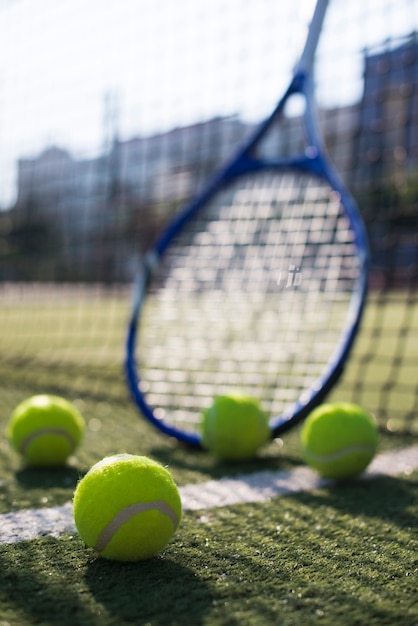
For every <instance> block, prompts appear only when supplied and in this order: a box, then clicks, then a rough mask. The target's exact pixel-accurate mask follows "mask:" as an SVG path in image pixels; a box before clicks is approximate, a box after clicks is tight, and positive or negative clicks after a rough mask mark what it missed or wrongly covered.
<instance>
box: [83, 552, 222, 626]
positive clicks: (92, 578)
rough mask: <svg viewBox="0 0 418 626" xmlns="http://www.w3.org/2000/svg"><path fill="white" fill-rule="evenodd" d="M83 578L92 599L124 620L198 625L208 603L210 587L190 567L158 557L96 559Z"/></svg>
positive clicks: (209, 603) (162, 624) (136, 622)
mask: <svg viewBox="0 0 418 626" xmlns="http://www.w3.org/2000/svg"><path fill="white" fill-rule="evenodd" d="M85 581H86V583H87V586H88V587H89V589H90V591H91V594H92V595H93V597H94V598H95V600H96V602H97V603H99V604H101V605H102V606H103V607H105V608H106V610H107V611H108V612H109V613H110V614H112V615H115V616H118V618H119V619H120V620H123V621H124V622H125V621H127V622H132V623H135V624H139V623H141V624H142V623H148V622H150V623H152V624H153V625H161V626H164V625H167V626H168V625H169V624H179V623H183V622H184V623H189V624H195V625H196V626H198V625H199V624H201V623H202V622H203V620H204V617H205V616H206V615H207V613H208V611H209V609H210V606H211V605H212V594H211V590H210V588H209V587H208V585H207V584H206V583H205V582H204V581H202V580H201V579H200V578H199V576H198V575H197V574H196V573H195V572H194V571H193V570H191V569H188V568H187V567H185V566H184V565H180V564H179V563H176V562H175V561H172V560H168V559H165V558H162V557H156V558H153V559H150V560H147V561H143V562H139V563H115V562H111V561H105V560H103V559H97V560H95V561H93V562H92V563H91V564H90V565H89V566H88V568H87V571H86V574H85Z"/></svg>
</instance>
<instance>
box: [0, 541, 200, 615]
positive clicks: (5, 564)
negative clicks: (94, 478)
mask: <svg viewBox="0 0 418 626" xmlns="http://www.w3.org/2000/svg"><path fill="white" fill-rule="evenodd" d="M79 548H80V545H79V544H78V542H75V540H73V539H69V538H67V539H63V540H57V539H54V538H51V537H49V538H48V539H44V540H42V541H37V542H23V543H20V544H13V545H9V546H1V547H0V622H1V623H3V622H2V621H1V620H2V619H6V616H8V619H11V617H13V620H12V623H19V624H22V625H25V626H26V625H27V624H35V623H36V624H38V623H39V624H46V625H49V626H74V625H75V624H77V626H106V625H114V624H119V623H121V624H122V623H123V624H125V623H132V624H136V625H140V624H147V623H150V622H151V623H152V624H153V625H155V626H160V625H161V626H163V625H164V626H170V624H173V625H174V624H179V623H183V621H184V620H186V623H190V624H193V625H196V626H199V624H201V623H202V622H203V620H204V617H205V615H207V613H208V611H209V610H210V607H211V605H212V593H211V590H210V588H209V586H208V585H207V584H206V583H205V582H204V581H202V580H201V579H200V578H199V576H198V575H197V574H196V573H195V572H194V571H192V569H189V568H188V567H187V566H185V565H183V564H178V563H176V562H175V561H173V560H171V559H169V558H164V557H156V558H154V559H150V560H148V561H143V562H138V563H118V562H112V561H106V560H104V559H101V558H99V557H92V556H91V554H90V552H89V551H88V550H85V549H84V548H83V549H82V550H80V549H79ZM5 623H6V622H5Z"/></svg>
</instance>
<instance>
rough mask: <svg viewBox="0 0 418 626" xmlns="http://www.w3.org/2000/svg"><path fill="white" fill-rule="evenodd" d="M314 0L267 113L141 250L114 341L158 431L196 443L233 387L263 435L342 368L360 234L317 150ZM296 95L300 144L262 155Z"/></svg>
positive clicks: (285, 421)
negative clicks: (257, 413)
mask: <svg viewBox="0 0 418 626" xmlns="http://www.w3.org/2000/svg"><path fill="white" fill-rule="evenodd" d="M327 4H328V2H327V0H318V1H317V3H316V7H315V11H314V14H313V17H312V20H311V24H310V27H309V31H308V36H307V39H306V43H305V47H304V50H303V53H302V55H301V58H300V61H299V62H298V64H297V66H296V68H295V70H294V73H293V76H292V79H291V82H290V85H289V87H288V88H287V90H286V92H285V93H284V95H283V97H282V98H281V100H280V101H279V102H278V104H277V106H276V107H275V109H274V111H273V112H272V114H271V115H270V116H269V117H268V119H266V120H265V121H264V122H263V123H262V124H261V125H260V127H259V128H258V129H257V130H256V131H255V132H254V133H253V135H252V136H251V137H250V139H249V140H247V142H246V144H245V145H244V146H243V147H242V148H241V149H240V150H239V151H238V153H237V154H236V155H235V156H234V157H233V158H232V159H231V161H230V162H229V163H228V164H227V166H226V167H224V168H223V169H222V170H221V171H219V172H218V173H217V174H216V175H215V176H214V178H213V179H212V180H211V182H210V183H209V184H208V186H207V187H206V188H205V189H204V190H203V192H202V193H201V194H200V195H199V196H198V197H197V198H196V199H194V200H193V201H192V202H191V203H190V204H188V206H186V207H185V208H184V210H183V211H181V212H180V213H179V214H178V215H177V216H176V218H175V219H174V220H173V221H172V223H171V224H170V225H169V226H168V228H167V229H166V230H165V231H164V232H163V233H162V234H161V236H160V238H159V239H158V240H157V242H156V245H155V247H154V248H153V249H152V251H150V252H149V253H148V255H147V256H146V258H145V261H144V264H143V267H142V268H141V271H140V275H139V277H138V280H137V282H136V286H135V295H134V301H133V307H132V314H131V318H130V322H129V330H128V335H127V344H126V372H127V380H128V386H129V388H130V391H131V393H132V396H133V398H134V401H135V403H136V404H137V406H138V408H139V410H140V412H141V413H142V414H143V415H144V416H145V417H146V418H147V419H148V420H149V421H150V422H151V423H152V424H153V425H154V426H156V427H157V428H158V429H159V430H160V431H162V432H164V433H165V434H167V435H169V436H172V437H175V438H177V439H178V440H180V441H183V442H185V443H188V444H192V445H195V446H200V445H201V434H200V419H201V412H202V410H203V409H204V408H206V407H208V406H209V405H210V404H211V402H212V400H213V397H214V396H215V395H220V394H226V393H229V392H232V391H237V390H238V391H241V392H243V393H246V394H248V395H251V396H254V397H256V398H258V399H259V400H260V401H261V402H262V404H263V406H264V408H265V410H267V411H268V412H269V415H271V419H270V426H271V434H272V437H277V436H278V435H279V434H281V433H283V432H284V431H286V430H288V429H289V428H291V427H293V426H294V425H295V424H296V423H297V422H299V421H300V420H302V419H303V418H304V417H305V416H306V415H307V414H308V413H309V412H310V411H311V410H312V408H313V407H314V406H316V405H317V404H318V403H320V402H321V401H322V400H323V399H324V397H325V396H326V394H327V393H328V392H329V391H330V389H331V388H332V387H333V385H335V383H336V382H337V380H338V379H339V377H340V375H341V372H342V371H343V367H344V364H345V362H346V360H347V358H348V356H349V353H350V349H351V347H352V344H353V341H354V338H355V336H356V333H357V330H358V327H359V323H360V319H361V314H362V310H363V306H364V302H365V296H366V283H367V278H366V277H367V258H368V254H367V242H366V235H365V230H364V227H363V224H362V221H361V219H360V216H359V213H358V211H357V208H356V206H355V203H354V201H353V199H352V197H351V196H350V194H349V193H348V191H347V190H346V189H345V188H344V186H343V184H342V182H341V180H340V177H339V176H338V174H337V173H336V171H335V170H334V168H333V167H332V166H331V164H330V163H329V162H328V160H327V157H326V155H325V152H324V148H323V144H322V141H321V139H320V134H319V130H318V125H317V122H316V114H315V105H314V98H313V78H312V66H313V59H314V53H315V50H316V48H317V44H318V40H319V35H320V31H321V27H322V23H323V20H324V17H325V13H326V9H327ZM295 95H298V96H299V98H300V97H302V98H303V101H304V112H303V123H304V131H305V145H304V149H303V150H302V151H301V152H300V153H297V154H294V155H292V156H290V157H286V158H283V157H281V158H276V157H275V156H274V155H273V156H271V155H272V152H273V151H272V138H273V137H278V138H280V125H281V124H282V123H284V122H283V120H284V118H285V107H286V105H287V103H288V101H289V100H290V99H291V98H293V96H295Z"/></svg>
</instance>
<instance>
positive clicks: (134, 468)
mask: <svg viewBox="0 0 418 626" xmlns="http://www.w3.org/2000/svg"><path fill="white" fill-rule="evenodd" d="M73 504H74V521H75V525H76V527H77V530H78V532H79V534H80V537H81V538H82V539H83V541H84V543H85V544H87V545H88V546H90V547H91V548H94V549H95V550H96V551H97V552H99V554H100V555H101V556H103V557H105V558H107V559H112V560H116V561H140V560H142V559H147V558H149V557H151V556H154V555H155V554H158V552H160V551H161V550H162V549H163V548H165V546H166V545H167V543H168V542H169V541H170V539H171V537H172V536H173V534H174V532H175V531H176V530H177V527H178V525H179V523H180V519H181V500H180V495H179V492H178V490H177V487H176V484H175V482H174V480H173V478H172V476H171V474H170V472H169V471H168V470H167V469H165V468H164V467H162V465H160V464H159V463H156V462H155V461H152V460H151V459H148V458H147V457H144V456H135V455H132V454H120V455H116V456H110V457H106V458H104V459H103V460H102V461H100V462H99V463H96V465H94V466H93V467H92V468H91V469H90V471H89V472H87V474H86V475H85V476H84V478H82V479H81V480H80V482H79V483H78V485H77V487H76V490H75V493H74V500H73Z"/></svg>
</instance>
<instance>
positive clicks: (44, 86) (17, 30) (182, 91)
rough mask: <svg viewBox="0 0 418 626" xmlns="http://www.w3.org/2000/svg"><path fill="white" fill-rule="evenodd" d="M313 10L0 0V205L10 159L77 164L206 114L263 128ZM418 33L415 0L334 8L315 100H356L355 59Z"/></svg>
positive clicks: (217, 2) (211, 2)
mask: <svg viewBox="0 0 418 626" xmlns="http://www.w3.org/2000/svg"><path fill="white" fill-rule="evenodd" d="M312 9H313V1H312V0H292V1H289V0H207V1H206V2H203V1H202V0H105V1H104V0H0V32H1V34H2V35H1V39H0V207H3V208H4V207H7V206H10V204H11V203H13V200H14V197H15V174H16V159H17V158H19V157H21V156H34V155H36V154H39V153H40V152H41V151H42V150H43V149H44V148H45V147H46V146H49V145H59V146H61V147H64V148H67V149H68V150H70V151H71V152H72V153H73V154H74V155H75V156H81V155H83V156H88V155H93V154H95V153H98V152H100V151H101V150H103V149H104V147H105V146H106V142H108V141H109V137H110V136H111V135H112V134H113V133H114V132H115V131H116V130H117V132H118V134H119V136H120V137H121V138H122V139H127V138H129V137H132V136H134V135H149V134H152V133H156V132H161V131H164V130H167V129H169V128H172V127H174V126H183V125H187V124H189V123H193V122H196V121H202V120H205V119H209V118H211V117H213V116H215V115H234V114H238V115H240V116H241V117H243V118H244V119H247V120H249V121H256V120H259V119H262V117H263V116H265V115H267V114H268V112H269V111H270V110H271V108H272V107H273V105H274V103H275V101H276V100H277V98H278V97H279V95H280V92H281V91H282V90H283V89H284V88H285V86H286V84H287V82H288V80H289V77H290V74H291V70H292V67H293V65H294V63H295V61H296V59H297V55H298V53H299V51H300V49H301V46H302V44H303V41H304V37H305V34H306V24H307V21H308V20H309V17H310V15H311V12H312ZM417 28H418V0H332V1H331V2H330V8H329V11H328V14H327V18H326V22H325V25H324V29H323V37H322V39H321V42H320V46H319V49H318V54H317V59H318V64H317V65H318V96H319V100H320V103H321V104H323V105H324V106H341V105H344V104H348V103H350V102H354V101H356V100H358V99H359V97H360V95H361V88H362V82H361V67H362V52H361V51H362V50H363V49H364V48H365V47H366V46H371V45H374V44H378V43H380V42H383V41H384V40H385V39H387V38H393V37H397V36H399V35H404V34H408V33H410V32H412V30H414V29H417Z"/></svg>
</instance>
